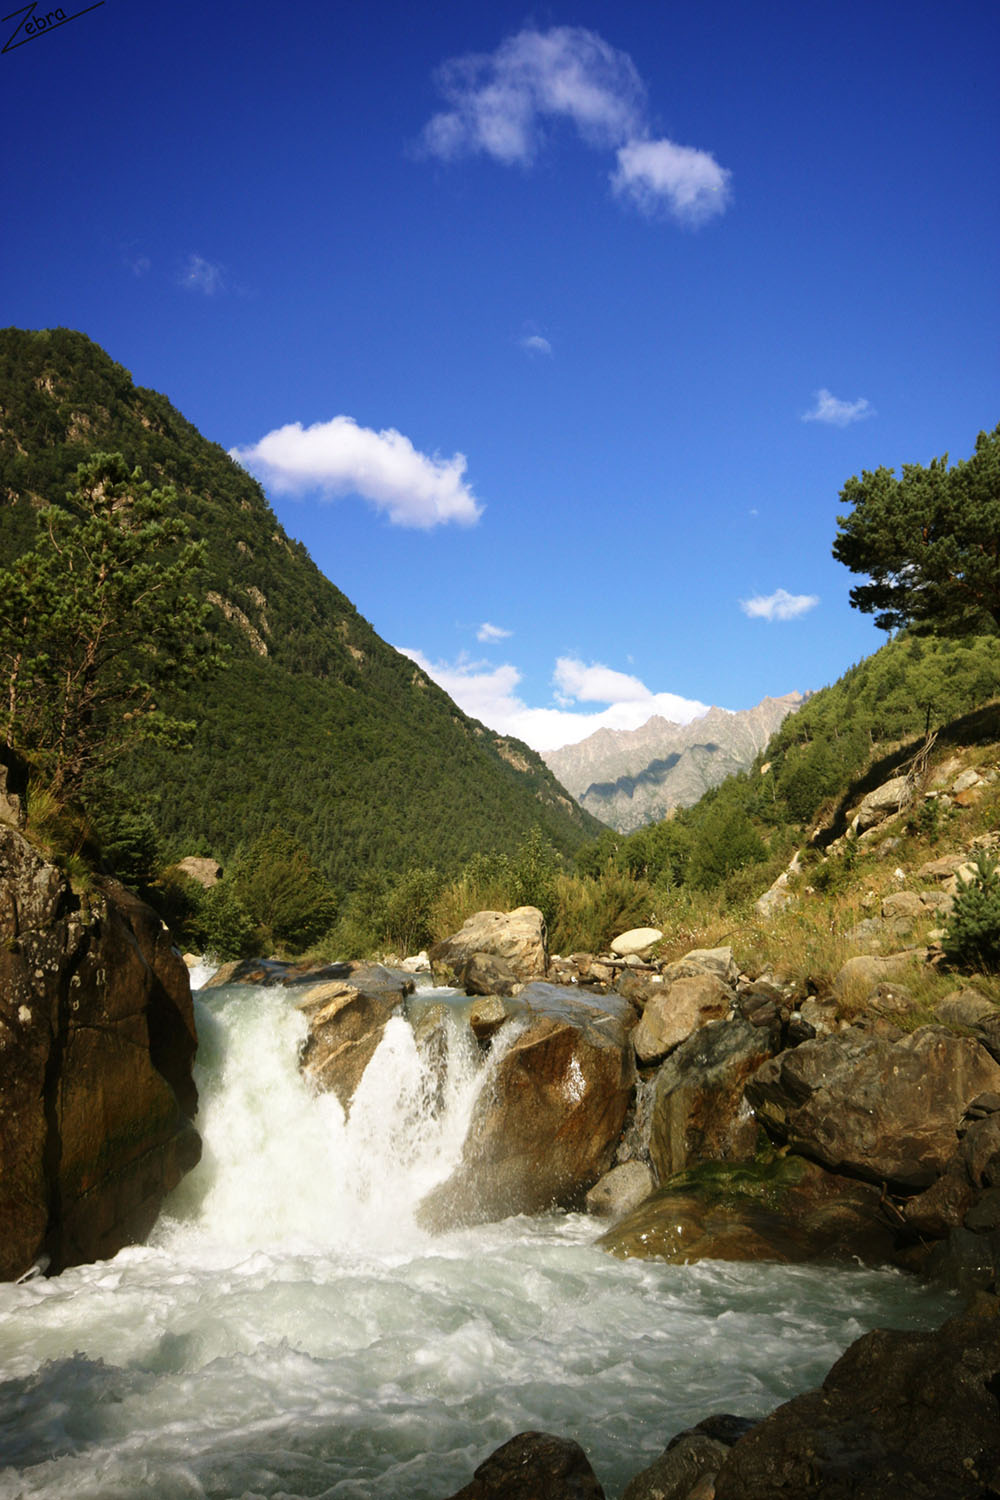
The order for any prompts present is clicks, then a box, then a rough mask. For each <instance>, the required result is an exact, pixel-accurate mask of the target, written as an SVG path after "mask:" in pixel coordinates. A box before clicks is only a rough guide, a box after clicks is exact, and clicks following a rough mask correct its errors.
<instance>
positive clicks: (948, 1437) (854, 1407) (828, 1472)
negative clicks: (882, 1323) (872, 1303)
mask: <svg viewBox="0 0 1000 1500" xmlns="http://www.w3.org/2000/svg"><path fill="white" fill-rule="evenodd" d="M998 1308H1000V1304H998V1302H997V1299H996V1298H995V1297H981V1298H980V1299H979V1300H978V1301H977V1302H976V1303H974V1304H973V1305H972V1307H971V1308H970V1309H969V1311H968V1312H966V1313H964V1314H962V1315H961V1316H959V1317H956V1318H952V1319H950V1320H949V1321H948V1322H947V1323H945V1325H944V1327H943V1328H941V1329H939V1330H938V1331H937V1332H936V1333H898V1332H888V1331H886V1330H879V1331H876V1332H875V1333H869V1334H866V1335H865V1336H864V1338H861V1339H859V1340H858V1341H857V1343H855V1344H852V1345H851V1347H850V1349H848V1350H847V1352H846V1354H844V1355H843V1356H842V1357H841V1358H840V1359H839V1360H838V1361H837V1363H836V1364H835V1365H834V1366H833V1369H832V1370H831V1371H830V1373H829V1375H828V1376H827V1377H826V1380H825V1381H824V1382H823V1385H822V1388H821V1389H820V1390H817V1391H810V1392H808V1393H807V1394H806V1395H804V1396H797V1397H796V1398H795V1399H794V1400H792V1401H788V1402H786V1403H785V1404H784V1405H783V1406H779V1408H778V1409H777V1411H775V1412H773V1413H772V1414H771V1416H770V1417H766V1418H765V1419H764V1421H762V1422H760V1423H758V1424H757V1426H756V1427H754V1428H753V1430H752V1431H751V1432H749V1433H747V1435H746V1436H745V1437H743V1438H741V1439H740V1441H739V1442H738V1443H736V1445H735V1446H734V1447H733V1448H732V1449H731V1450H730V1452H729V1454H728V1456H727V1457H726V1458H724V1459H723V1462H722V1464H721V1467H720V1468H719V1471H718V1473H717V1475H716V1479H715V1496H716V1500H774V1497H775V1496H777V1495H789V1496H791V1495H794V1496H795V1497H796V1500H810V1497H813V1496H815V1497H817V1500H981V1497H986V1496H989V1495H995V1494H996V1493H997V1492H998V1491H997V1484H998V1482H1000V1399H998V1398H1000V1315H998Z"/></svg>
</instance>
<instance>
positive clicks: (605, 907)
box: [549, 866, 654, 954]
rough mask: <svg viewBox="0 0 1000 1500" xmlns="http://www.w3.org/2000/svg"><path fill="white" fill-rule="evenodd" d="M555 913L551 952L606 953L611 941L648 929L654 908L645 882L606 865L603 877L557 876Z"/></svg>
mask: <svg viewBox="0 0 1000 1500" xmlns="http://www.w3.org/2000/svg"><path fill="white" fill-rule="evenodd" d="M555 897H556V903H555V904H556V910H555V915H554V917H553V919H552V921H551V923H550V925H549V949H550V951H551V952H552V953H561V954H568V953H606V952H607V950H608V948H609V947H610V944H611V940H612V938H616V937H618V936H619V934H620V933H622V932H629V931H631V929H632V928H633V927H647V926H648V925H649V923H650V920H651V914H652V910H653V905H654V896H653V890H652V887H651V886H650V884H649V882H648V881H646V880H635V879H633V878H632V877H631V876H629V875H627V874H625V872H624V871H623V870H616V869H615V868H614V867H613V866H609V867H608V869H606V870H605V871H604V873H603V875H601V876H599V877H597V878H595V877H594V876H591V875H560V876H559V877H558V878H557V879H556V882H555Z"/></svg>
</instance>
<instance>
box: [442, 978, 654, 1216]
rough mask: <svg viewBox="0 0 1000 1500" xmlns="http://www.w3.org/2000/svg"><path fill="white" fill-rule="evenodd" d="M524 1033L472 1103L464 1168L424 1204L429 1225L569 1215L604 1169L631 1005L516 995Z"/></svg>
mask: <svg viewBox="0 0 1000 1500" xmlns="http://www.w3.org/2000/svg"><path fill="white" fill-rule="evenodd" d="M517 1003H518V1004H519V1005H520V1006H521V1007H522V1010H523V1012H524V1017H525V1028H524V1030H523V1032H522V1033H521V1034H520V1035H519V1036H518V1037H517V1038H516V1040H515V1041H514V1042H513V1043H512V1044H511V1045H510V1046H509V1048H508V1050H507V1051H506V1052H505V1053H504V1054H503V1055H502V1057H501V1058H500V1060H499V1062H497V1063H496V1064H495V1072H494V1075H493V1078H492V1080H491V1082H490V1083H489V1085H488V1086H487V1087H485V1088H484V1089H483V1090H482V1092H481V1093H480V1096H479V1098H478V1100H477V1102H476V1105H475V1108H474V1110H473V1115H472V1120H471V1122H470V1125H469V1130H468V1135H467V1138H466V1142H465V1147H464V1150H463V1154H462V1160H461V1162H460V1164H459V1166H458V1168H457V1170H456V1171H455V1173H454V1174H453V1175H452V1177H451V1178H450V1179H449V1180H448V1181H447V1182H446V1183H444V1184H443V1185H442V1186H441V1187H440V1188H437V1189H435V1190H434V1191H433V1192H432V1193H430V1194H429V1195H428V1197H427V1198H426V1199H425V1200H424V1203H423V1204H422V1206H421V1210H420V1216H421V1218H422V1219H423V1221H424V1222H425V1223H427V1224H428V1225H430V1226H431V1227H435V1228H437V1227H443V1226H447V1225H452V1224H472V1223H479V1222H483V1221H485V1220H489V1219H500V1218H504V1217H506V1216H507V1215H509V1214H517V1213H539V1212H542V1211H543V1210H545V1209H548V1208H552V1207H559V1206H561V1207H574V1206H577V1205H579V1204H582V1201H583V1196H584V1194H585V1193H586V1191H587V1189H588V1188H589V1187H591V1186H592V1185H593V1184H594V1183H595V1182H596V1181H597V1179H598V1177H600V1176H601V1174H602V1173H603V1172H606V1171H607V1169H608V1168H609V1167H610V1165H611V1162H612V1158H613V1155H614V1149H615V1146H616V1144H617V1141H618V1137H619V1135H620V1133H621V1129H622V1124H623V1122H624V1119H625V1113H626V1110H627V1109H628V1105H629V1102H630V1100H631V1096H632V1086H633V1083H634V1080H635V1071H634V1067H633V1063H632V1055H631V1049H630V1048H629V1046H628V1031H627V1027H626V1025H625V1022H624V1020H623V1017H624V1016H625V1015H626V1014H627V1013H628V1012H629V1010H630V1007H629V1006H628V1005H627V1003H626V1002H625V1001H622V1000H617V1001H616V1000H615V997H612V996H608V997H607V998H606V1000H605V1001H604V1002H603V1003H602V1002H601V1001H599V1000H597V999H596V998H594V999H592V998H591V997H589V996H584V995H581V994H580V993H579V992H578V991H576V990H571V989H560V988H558V987H557V986H555V985H548V984H533V985H529V986H527V987H526V988H525V989H524V990H522V992H521V994H520V995H519V996H518V999H517Z"/></svg>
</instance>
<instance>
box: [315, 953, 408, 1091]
mask: <svg viewBox="0 0 1000 1500" xmlns="http://www.w3.org/2000/svg"><path fill="white" fill-rule="evenodd" d="M413 990H414V982H413V980H412V979H411V978H410V977H409V976H408V975H401V974H399V973H396V972H393V971H392V970H391V969H385V968H383V967H382V966H381V965H379V964H373V965H371V966H370V967H367V968H361V969H356V970H355V971H354V972H352V974H351V977H350V979H330V980H327V981H326V982H325V983H320V984H314V985H310V986H308V987H307V988H306V989H305V992H304V994H303V995H302V996H301V998H300V999H299V1000H298V1008H299V1010H302V1011H304V1012H305V1014H306V1018H307V1020H308V1022H309V1035H308V1037H307V1038H306V1043H305V1046H304V1047H303V1050H302V1056H301V1059H300V1065H301V1068H302V1071H303V1073H304V1074H305V1076H306V1077H307V1078H308V1079H309V1081H310V1082H311V1083H312V1084H313V1085H314V1087H316V1088H318V1089H321V1090H323V1091H324V1092H329V1093H334V1094H336V1095H337V1098H338V1099H339V1100H340V1102H341V1104H342V1105H343V1106H344V1109H345V1110H349V1109H350V1105H351V1100H352V1099H353V1098H354V1093H355V1090H356V1089H357V1087H358V1084H359V1083H360V1082H361V1078H362V1075H363V1074H364V1071H365V1069H366V1068H367V1066H368V1064H369V1063H370V1062H371V1060H372V1058H373V1057H374V1055H375V1052H376V1049H377V1048H378V1044H379V1042H380V1041H381V1040H382V1034H383V1032H384V1031H385V1028H386V1023H387V1022H388V1020H389V1018H390V1017H391V1016H393V1015H395V1014H396V1013H398V1012H399V1011H400V1010H401V1008H402V1004H403V1000H404V999H405V997H406V996H407V995H410V994H412V993H413Z"/></svg>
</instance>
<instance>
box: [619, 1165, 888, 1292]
mask: <svg viewBox="0 0 1000 1500" xmlns="http://www.w3.org/2000/svg"><path fill="white" fill-rule="evenodd" d="M598 1244H599V1245H601V1246H602V1247H603V1248H604V1249H605V1250H609V1251H610V1252H611V1254H612V1255H617V1256H618V1257H619V1258H621V1259H629V1258H630V1257H632V1256H637V1257H639V1258H641V1259H642V1258H647V1257H649V1256H654V1255H655V1256H660V1257H662V1258H663V1259H664V1260H668V1261H673V1262H676V1263H680V1264H690V1263H692V1262H694V1261H699V1260H734V1261H756V1260H771V1261H784V1262H787V1263H790V1264H796V1263H798V1262H801V1261H807V1260H814V1259H816V1258H817V1257H821V1258H822V1259H824V1260H858V1259H860V1260H862V1261H864V1262H865V1263H866V1264H870V1265H879V1264H885V1263H886V1262H887V1261H889V1260H890V1259H891V1257H892V1254H893V1247H894V1233H893V1228H892V1226H891V1225H890V1224H889V1223H888V1222H887V1221H886V1218H885V1216H884V1214H883V1212H882V1209H881V1194H880V1192H879V1189H878V1188H876V1187H873V1186H872V1185H871V1184H869V1183H866V1182H855V1181H853V1180H852V1179H850V1178H845V1177H838V1176H835V1175H834V1173H832V1172H825V1171H824V1170H823V1168H822V1167H818V1166H816V1164H815V1163H814V1162H810V1161H806V1160H805V1159H804V1158H803V1157H791V1156H789V1157H785V1158H784V1159H783V1160H782V1159H779V1160H777V1161H774V1162H771V1163H768V1164H761V1163H752V1162H748V1163H743V1164H736V1165H727V1164H725V1163H722V1162H706V1163H703V1164H702V1166H701V1167H696V1168H693V1169H692V1170H691V1171H689V1172H682V1173H678V1174H677V1176H675V1177H673V1178H672V1179H671V1180H670V1182H669V1183H667V1184H666V1185H665V1186H664V1187H662V1188H660V1189H658V1191H656V1192H655V1193H653V1194H651V1196H650V1197H648V1198H647V1199H646V1201H645V1202H644V1203H642V1204H641V1205H640V1206H639V1207H638V1208H637V1209H635V1211H634V1212H633V1213H631V1214H628V1215H627V1216H626V1217H625V1218H624V1219H622V1220H621V1222H620V1223H618V1224H616V1225H615V1227H614V1228H613V1229H610V1230H609V1231H608V1232H607V1233H606V1234H604V1235H602V1237H601V1239H600V1240H599V1241H598Z"/></svg>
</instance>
